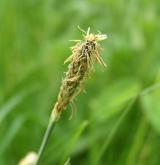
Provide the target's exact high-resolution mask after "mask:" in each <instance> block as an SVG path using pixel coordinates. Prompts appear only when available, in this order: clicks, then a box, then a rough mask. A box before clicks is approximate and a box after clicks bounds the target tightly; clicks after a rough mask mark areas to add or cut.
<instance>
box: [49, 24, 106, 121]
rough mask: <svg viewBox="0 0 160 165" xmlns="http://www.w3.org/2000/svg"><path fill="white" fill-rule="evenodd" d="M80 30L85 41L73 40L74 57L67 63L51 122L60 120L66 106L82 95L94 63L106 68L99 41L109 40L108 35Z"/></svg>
mask: <svg viewBox="0 0 160 165" xmlns="http://www.w3.org/2000/svg"><path fill="white" fill-rule="evenodd" d="M79 29H80V30H81V31H82V32H83V33H84V35H83V37H84V39H83V40H72V41H74V42H76V44H75V46H73V47H71V51H72V55H71V56H70V57H69V58H68V59H67V60H66V61H65V63H67V62H69V65H68V71H67V72H66V74H65V77H64V79H63V80H62V85H61V87H60V91H59V95H58V99H57V102H56V104H55V106H54V109H53V111H52V115H51V120H52V119H53V118H54V119H55V118H56V120H58V119H59V117H60V114H61V112H62V110H63V109H65V108H66V106H67V105H68V104H69V103H71V102H72V101H73V99H74V98H75V97H76V96H77V95H78V94H79V93H80V91H81V89H82V84H83V83H84V81H85V79H86V78H87V77H88V75H89V74H90V72H91V71H93V70H94V66H93V65H94V63H95V62H98V63H99V64H101V65H103V66H104V67H106V64H105V63H104V61H103V59H102V57H101V55H100V52H101V50H102V48H101V46H100V45H99V43H98V41H102V40H104V39H106V38H107V36H106V35H103V34H101V33H99V34H92V33H90V28H88V30H87V32H85V31H84V30H82V29H81V28H80V27H79Z"/></svg>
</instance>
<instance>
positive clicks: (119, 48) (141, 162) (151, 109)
mask: <svg viewBox="0 0 160 165" xmlns="http://www.w3.org/2000/svg"><path fill="white" fill-rule="evenodd" d="M159 20H160V1H159V0H152V1H151V0H117V1H113V0H79V1H78V0H77V1H75V0H67V1H60V0H59V1H58V0H26V1H20V0H0V22H1V23H0V165H16V164H17V163H18V162H19V160H20V159H22V158H23V157H24V156H25V155H26V154H27V153H28V152H30V151H37V150H38V148H39V146H40V143H41V140H42V137H43V134H44V131H45V129H46V126H47V123H48V119H49V115H50V112H51V109H52V107H53V105H54V103H55V101H56V98H57V94H58V91H59V87H60V83H61V79H62V77H63V75H64V74H63V72H64V71H66V70H67V65H64V64H63V62H64V60H65V59H66V58H67V57H68V56H69V55H70V54H71V51H70V49H69V47H71V46H73V44H74V43H72V42H69V40H70V39H81V38H82V33H81V32H80V31H79V30H78V29H77V25H80V26H81V27H82V28H83V29H85V30H86V29H87V28H88V27H89V26H90V27H91V31H92V32H95V33H96V32H97V30H100V31H101V32H102V33H105V34H108V39H107V40H105V41H104V42H102V45H103V48H104V51H103V53H102V55H103V58H104V61H106V63H107V64H108V68H107V69H104V68H102V67H101V66H98V65H96V71H95V72H94V73H93V74H92V76H91V78H90V79H89V80H88V81H87V82H86V91H87V93H82V94H81V95H80V96H78V98H76V101H75V102H76V106H77V112H76V117H73V119H72V120H70V121H69V120H68V119H69V116H70V114H71V108H70V107H68V108H67V110H66V111H65V112H64V113H63V115H62V118H61V120H60V122H59V123H58V125H57V127H56V129H55V130H54V133H53V134H52V137H51V139H50V142H49V145H48V147H47V150H46V151H45V153H44V156H43V160H42V163H41V164H43V165H53V164H58V165H59V164H63V163H64V161H65V160H66V159H67V158H68V157H70V158H71V164H73V165H106V164H108V165H159V162H160V89H159V88H160V21H159ZM152 86H153V87H152ZM150 87H151V88H150ZM142 91H143V92H142ZM138 94H140V95H139V97H136V96H137V95H138Z"/></svg>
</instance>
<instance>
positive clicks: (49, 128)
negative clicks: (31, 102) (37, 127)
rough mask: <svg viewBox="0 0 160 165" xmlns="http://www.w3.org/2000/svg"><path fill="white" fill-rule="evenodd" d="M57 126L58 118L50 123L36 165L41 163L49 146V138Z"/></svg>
mask: <svg viewBox="0 0 160 165" xmlns="http://www.w3.org/2000/svg"><path fill="white" fill-rule="evenodd" d="M55 124H56V118H54V119H53V120H50V121H49V123H48V127H47V129H46V132H45V134H44V137H43V140H42V143H41V145H40V148H39V151H38V156H37V161H36V163H35V165H38V164H39V162H40V159H41V157H42V155H43V152H44V150H45V148H46V146H47V143H48V140H49V137H50V135H51V133H52V130H53V128H54V127H55Z"/></svg>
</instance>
